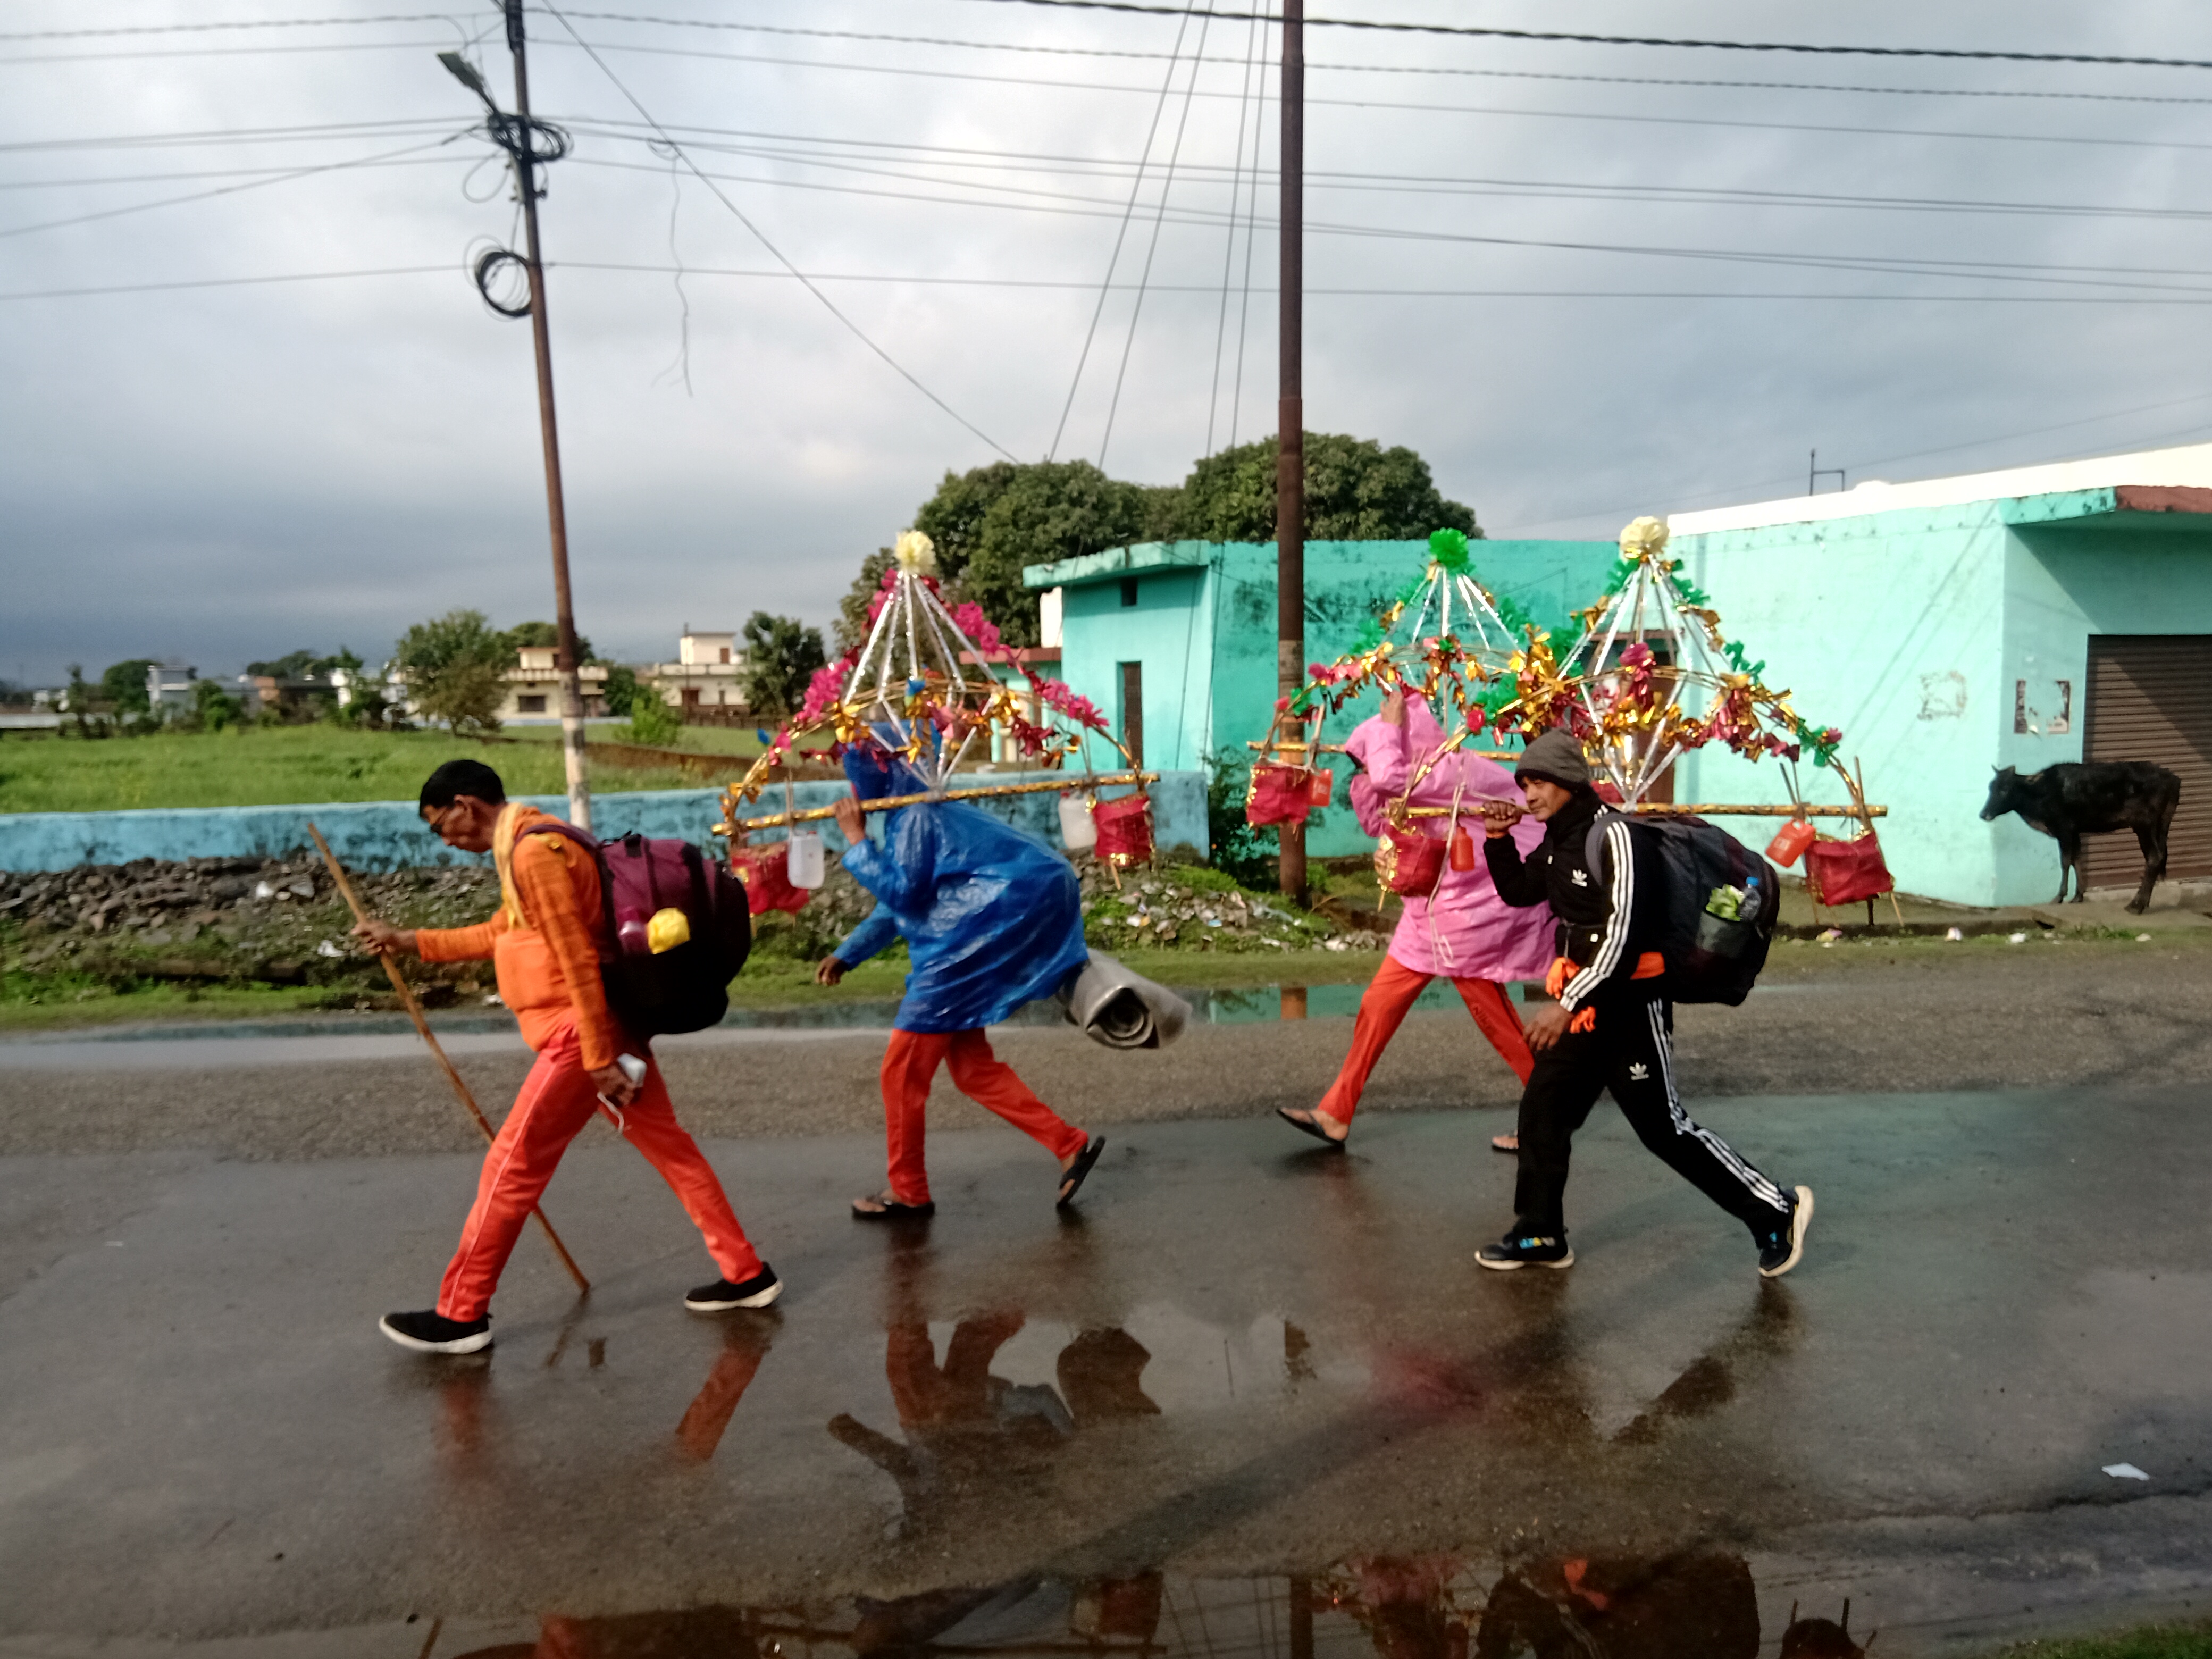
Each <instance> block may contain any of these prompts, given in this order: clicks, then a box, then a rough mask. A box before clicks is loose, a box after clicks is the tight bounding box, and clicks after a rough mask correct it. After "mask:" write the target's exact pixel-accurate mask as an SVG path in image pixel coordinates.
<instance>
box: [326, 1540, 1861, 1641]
mask: <svg viewBox="0 0 2212 1659" xmlns="http://www.w3.org/2000/svg"><path fill="white" fill-rule="evenodd" d="M1803 1588H1804V1587H1802V1586H1796V1587H1793V1590H1792V1596H1793V1599H1794V1595H1795V1594H1796V1592H1797V1591H1802V1589H1803ZM1816 1593H1817V1592H1816ZM1827 1607H1828V1611H1829V1612H1830V1613H1832V1614H1834V1615H1836V1616H1834V1617H1822V1616H1820V1615H1819V1614H1818V1613H1814V1612H1811V1611H1805V1612H1802V1613H1800V1612H1798V1610H1797V1608H1796V1607H1795V1606H1793V1607H1792V1608H1791V1613H1790V1614H1785V1615H1782V1616H1780V1617H1777V1616H1776V1615H1774V1614H1773V1613H1767V1614H1766V1615H1765V1618H1764V1619H1763V1618H1762V1613H1761V1608H1760V1606H1759V1588H1758V1585H1757V1584H1756V1583H1755V1581H1754V1578H1753V1570H1752V1565H1751V1563H1750V1562H1749V1561H1748V1560H1747V1559H1746V1558H1744V1557H1743V1556H1741V1555H1738V1554H1735V1553H1729V1552H1728V1551H1725V1550H1717V1549H1711V1548H1705V1549H1696V1548H1692V1549H1688V1550H1685V1551H1682V1552H1680V1553H1674V1554H1669V1555H1664V1556H1637V1555H1621V1554H1612V1555H1607V1554H1591V1555H1554V1556H1548V1557H1545V1558H1542V1559H1526V1560H1518V1561H1515V1562H1512V1563H1510V1564H1503V1565H1501V1564H1496V1563H1488V1564H1478V1563H1476V1562H1474V1561H1471V1560H1469V1559H1465V1558H1463V1557H1462V1556H1458V1555H1455V1554H1434V1555H1423V1556H1412V1557H1395V1556H1364V1557H1355V1558H1352V1559H1348V1560H1346V1561H1343V1562H1341V1563H1339V1564H1337V1565H1334V1566H1332V1567H1330V1568H1328V1569H1327V1570H1326V1571H1322V1572H1321V1573H1319V1574H1316V1575H1315V1576H1312V1577H1285V1576H1270V1577H1250V1578H1231V1577H1182V1576H1179V1575H1176V1574H1170V1573H1165V1572H1160V1571H1151V1572H1138V1573H1130V1574H1127V1575H1124V1576H1120V1577H1100V1578H1085V1579H1071V1578H1063V1577H1050V1576H1042V1575H1041V1576H1036V1577H1024V1578H1019V1579H1016V1580H1014V1581H1012V1583H1004V1584H994V1585H981V1586H975V1587H971V1588H959V1589H938V1590H932V1591H928V1592H926V1593H924V1594H922V1595H908V1596H902V1597H899V1598H896V1599H895V1600H888V1601H879V1600H876V1599H874V1598H872V1597H868V1596H865V1595H855V1596H851V1597H848V1598H842V1599H839V1600H837V1601H827V1602H823V1603H820V1604H818V1605H804V1604H802V1605H797V1606H793V1605H789V1604H786V1605H781V1606H777V1607H728V1606H708V1607H686V1608H683V1609H680V1610H671V1611H669V1612H663V1613H621V1614H615V1615H611V1616H608V1617H604V1618H581V1617H574V1616H570V1615H562V1614H550V1615H547V1616H545V1617H543V1618H541V1619H538V1620H512V1621H501V1622H498V1623H489V1622H478V1621H474V1620H466V1621H465V1620H453V1621H451V1622H448V1621H447V1620H432V1619H428V1618H423V1617H422V1616H420V1615H418V1616H417V1619H416V1620H415V1621H412V1623H411V1626H410V1627H403V1628H402V1630H401V1631H399V1632H393V1640H392V1646H391V1650H392V1651H393V1652H398V1651H400V1650H401V1643H402V1642H403V1641H404V1642H405V1644H406V1645H408V1646H411V1647H413V1649H414V1651H415V1652H416V1656H417V1659H829V1656H842V1655H853V1656H856V1659H872V1656H878V1655H884V1656H888V1655H895V1654H896V1655H921V1654H942V1655H947V1656H951V1655H976V1654H1005V1655H1009V1656H1012V1655H1017V1654H1019V1655H1035V1656H1040V1659H1041V1656H1047V1655H1066V1654H1085V1655H1092V1656H1107V1655H1112V1654H1131V1655H1141V1656H1144V1659H1361V1656H1366V1655H1370V1654H1372V1655H1376V1656H1379V1659H1759V1655H1760V1654H1761V1653H1763V1652H1773V1651H1775V1649H1774V1648H1772V1647H1769V1646H1766V1645H1765V1642H1771V1641H1774V1640H1776V1639H1777V1638H1778V1648H1779V1652H1780V1654H1781V1656H1782V1659H1863V1656H1864V1655H1865V1653H1866V1651H1867V1646H1866V1644H1867V1643H1868V1642H1869V1641H1870V1640H1871V1633H1870V1632H1864V1631H1861V1632H1853V1631H1852V1630H1851V1629H1850V1608H1849V1605H1848V1603H1846V1602H1844V1601H1842V1600H1841V1599H1840V1598H1837V1599H1834V1600H1831V1601H1828V1602H1827ZM1770 1630H1771V1631H1773V1632H1775V1635H1774V1637H1765V1636H1764V1633H1765V1632H1767V1631H1770ZM364 1633H366V1632H364ZM1763 1638H1764V1639H1763Z"/></svg>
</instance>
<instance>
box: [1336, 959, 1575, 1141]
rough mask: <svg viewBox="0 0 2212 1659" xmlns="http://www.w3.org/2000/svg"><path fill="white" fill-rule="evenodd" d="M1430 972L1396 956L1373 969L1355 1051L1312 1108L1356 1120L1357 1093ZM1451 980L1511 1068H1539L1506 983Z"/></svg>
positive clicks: (1521, 1072)
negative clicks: (1420, 972)
mask: <svg viewBox="0 0 2212 1659" xmlns="http://www.w3.org/2000/svg"><path fill="white" fill-rule="evenodd" d="M1434 977H1435V975H1432V974H1417V973H1415V972H1414V971H1413V969H1410V968H1408V967H1407V966H1406V965H1405V964H1404V963H1401V962H1400V961H1399V960H1398V959H1397V957H1386V958H1384V960H1383V968H1382V971H1381V972H1379V973H1377V974H1376V975H1375V979H1374V981H1373V982H1372V983H1371V984H1370V985H1369V986H1368V987H1367V994H1366V995H1365V996H1364V997H1362V998H1360V999H1359V1018H1358V1020H1356V1021H1355V1022H1353V1024H1352V1052H1351V1053H1350V1054H1346V1056H1345V1057H1344V1068H1343V1070H1341V1071H1340V1072H1339V1073H1337V1074H1336V1081H1335V1082H1334V1083H1333V1084H1331V1085H1329V1091H1328V1093H1327V1094H1326V1095H1324V1096H1322V1102H1321V1104H1320V1105H1318V1106H1316V1108H1314V1109H1315V1110H1316V1111H1317V1112H1322V1113H1326V1114H1327V1115H1328V1116H1330V1117H1333V1118H1334V1119H1335V1120H1336V1121H1338V1122H1340V1123H1349V1122H1351V1121H1352V1113H1354V1112H1355V1111H1357V1110H1358V1109H1359V1097H1360V1096H1361V1094H1363V1093H1364V1091H1366V1088H1367V1079H1368V1075H1369V1073H1372V1072H1373V1071H1374V1069H1375V1062H1376V1060H1380V1059H1381V1058H1382V1057H1383V1050H1384V1049H1385V1048H1389V1046H1390V1039H1391V1038H1392V1037H1394V1036H1396V1035H1397V1032H1398V1027H1399V1026H1400V1025H1401V1024H1404V1023H1405V1018H1406V1011H1407V1009H1409V1008H1411V1007H1412V1006H1413V1000H1414V999H1415V998H1416V997H1418V996H1419V995H1420V994H1421V992H1422V991H1423V990H1424V989H1425V987H1427V985H1428V982H1429V981H1430V980H1431V979H1433V978H1434ZM1452 984H1453V986H1454V987H1455V988H1456V989H1457V990H1458V992H1459V995H1460V1000H1461V1001H1462V1002H1464V1003H1465V1004H1467V1011H1468V1012H1469V1013H1470V1014H1473V1015H1474V1023H1475V1024H1477V1025H1478V1026H1480V1028H1481V1030H1482V1034H1483V1036H1486V1037H1488V1038H1489V1039H1490V1042H1491V1046H1492V1048H1496V1049H1497V1050H1498V1054H1500V1055H1501V1056H1502V1057H1503V1058H1504V1061H1505V1063H1506V1064H1507V1065H1508V1066H1511V1067H1512V1068H1513V1074H1514V1075H1515V1076H1516V1077H1517V1078H1519V1079H1521V1080H1522V1082H1523V1083H1526V1082H1527V1081H1528V1073H1531V1072H1532V1071H1534V1070H1535V1068H1536V1057H1535V1056H1534V1054H1530V1053H1529V1052H1528V1038H1527V1037H1526V1036H1524V1035H1522V1030H1521V1016H1520V1015H1519V1014H1518V1013H1517V1012H1515V1010H1514V1007H1513V1004H1512V1002H1511V1001H1510V1000H1509V999H1508V998H1507V996H1506V994H1505V987H1504V986H1502V985H1499V984H1498V983H1497V982H1496V981H1493V980H1487V979H1455V980H1454V981H1452Z"/></svg>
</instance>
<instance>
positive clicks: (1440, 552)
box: [1429, 530, 1473, 576]
mask: <svg viewBox="0 0 2212 1659" xmlns="http://www.w3.org/2000/svg"><path fill="white" fill-rule="evenodd" d="M1429 556H1430V557H1431V559H1433V560H1435V561H1436V562H1437V568H1439V569H1441V570H1447V571H1449V572H1450V573H1451V574H1453V575H1455V576H1464V575H1465V574H1467V572H1468V567H1469V566H1470V565H1471V564H1472V563H1473V559H1472V557H1471V556H1470V555H1469V554H1468V550H1467V532H1465V531H1464V530H1438V531H1435V532H1431V535H1430V537H1429Z"/></svg>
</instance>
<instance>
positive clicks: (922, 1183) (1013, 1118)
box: [883, 1031, 1090, 1204]
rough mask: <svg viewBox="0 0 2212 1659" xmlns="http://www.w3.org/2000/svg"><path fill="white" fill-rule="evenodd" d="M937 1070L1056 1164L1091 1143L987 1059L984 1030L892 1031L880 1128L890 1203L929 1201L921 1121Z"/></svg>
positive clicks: (1004, 1066)
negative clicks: (945, 1069)
mask: <svg viewBox="0 0 2212 1659" xmlns="http://www.w3.org/2000/svg"><path fill="white" fill-rule="evenodd" d="M939 1066H949V1069H950V1070H951V1073H952V1086H953V1087H954V1088H956V1089H957V1090H959V1091H960V1092H961V1093H962V1094H963V1095H965V1096H967V1097H968V1098H969V1099H970V1100H972V1101H974V1102H975V1103H976V1104H978V1105H980V1106H986V1107H988V1108H989V1109H991V1110H992V1111H994V1112H996V1113H997V1114H998V1115H1000V1117H1002V1118H1004V1119H1006V1121H1007V1122H1009V1123H1011V1124H1012V1125H1013V1126H1014V1127H1016V1128H1017V1129H1019V1130H1020V1131H1021V1132H1022V1133H1024V1134H1025V1135H1027V1136H1029V1137H1030V1139H1032V1140H1035V1141H1036V1142H1037V1143H1038V1144H1039V1145H1040V1146H1043V1147H1044V1148H1045V1150H1046V1151H1048V1152H1050V1153H1051V1154H1052V1155H1053V1156H1054V1158H1066V1157H1067V1156H1068V1155H1069V1154H1070V1153H1071V1152H1081V1151H1082V1150H1083V1149H1084V1147H1085V1146H1086V1145H1088V1144H1089V1140H1090V1137H1089V1136H1087V1135H1085V1133H1083V1131H1082V1130H1080V1129H1079V1128H1077V1127H1075V1126H1074V1125H1073V1124H1072V1123H1070V1122H1068V1121H1067V1120H1066V1119H1065V1118H1063V1117H1061V1116H1060V1114H1059V1113H1057V1112H1055V1111H1054V1110H1053V1109H1052V1108H1051V1107H1049V1106H1048V1105H1046V1104H1045V1103H1044V1102H1042V1100H1039V1099H1038V1098H1037V1097H1036V1095H1034V1094H1033V1093H1031V1092H1030V1085H1028V1084H1026V1083H1024V1082H1023V1081H1022V1080H1021V1079H1020V1078H1019V1077H1018V1076H1016V1075H1015V1073H1014V1068H1013V1067H1012V1066H1009V1065H1007V1064H1006V1061H1004V1060H1000V1059H999V1058H998V1056H996V1055H995V1054H993V1053H992V1052H991V1044H990V1042H989V1041H988V1040H987V1038H986V1037H985V1036H983V1034H982V1033H981V1031H893V1032H892V1033H891V1041H890V1047H889V1048H886V1049H884V1071H883V1085H884V1130H885V1133H886V1134H887V1136H888V1138H889V1139H890V1188H891V1196H892V1197H894V1198H896V1199H897V1200H898V1201H899V1202H900V1203H902V1204H927V1203H928V1202H929V1171H928V1170H927V1169H926V1168H925V1167H923V1163H922V1139H923V1120H924V1118H925V1117H926V1116H927V1111H928V1106H929V1085H930V1084H931V1083H932V1082H933V1080H934V1079H936V1076H937V1068H938V1067H939Z"/></svg>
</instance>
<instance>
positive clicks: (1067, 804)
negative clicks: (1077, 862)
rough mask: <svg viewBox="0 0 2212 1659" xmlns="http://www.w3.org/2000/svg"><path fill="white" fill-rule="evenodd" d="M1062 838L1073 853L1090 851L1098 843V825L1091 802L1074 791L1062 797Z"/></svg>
mask: <svg viewBox="0 0 2212 1659" xmlns="http://www.w3.org/2000/svg"><path fill="white" fill-rule="evenodd" d="M1060 840H1061V842H1063V843H1065V844H1066V848H1067V850H1068V851H1069V852H1071V853H1083V852H1088V851H1089V850H1090V849H1091V848H1093V847H1096V846H1097V845H1098V825H1097V823H1096V822H1095V821H1094V820H1093V819H1092V818H1091V804H1090V802H1088V801H1086V800H1085V799H1083V797H1082V796H1080V795H1079V794H1076V793H1073V792H1068V793H1063V794H1062V795H1061V796H1060Z"/></svg>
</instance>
